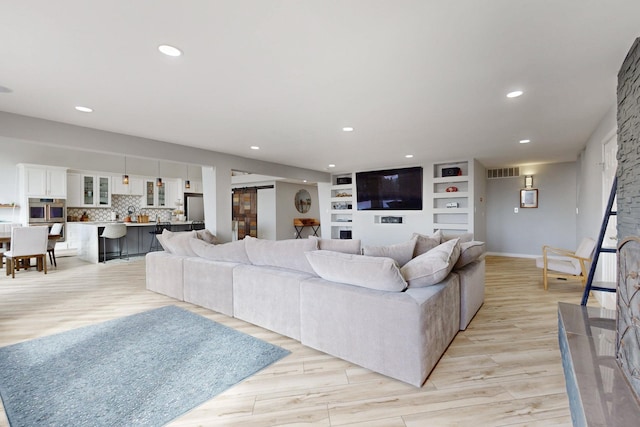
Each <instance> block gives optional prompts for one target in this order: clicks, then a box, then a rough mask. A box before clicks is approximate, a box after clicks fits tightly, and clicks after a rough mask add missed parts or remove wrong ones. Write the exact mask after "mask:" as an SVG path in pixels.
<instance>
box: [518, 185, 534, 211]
mask: <svg viewBox="0 0 640 427" xmlns="http://www.w3.org/2000/svg"><path fill="white" fill-rule="evenodd" d="M520 207H521V208H537V207H538V189H537V188H526V189H522V190H520Z"/></svg>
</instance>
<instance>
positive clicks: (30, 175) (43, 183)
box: [18, 164, 67, 199]
mask: <svg viewBox="0 0 640 427" xmlns="http://www.w3.org/2000/svg"><path fill="white" fill-rule="evenodd" d="M18 168H19V170H20V174H21V178H22V185H23V187H22V188H23V193H24V196H26V197H42V198H51V199H66V198H67V169H66V168H61V167H55V166H40V165H26V164H23V165H18Z"/></svg>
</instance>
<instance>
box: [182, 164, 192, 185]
mask: <svg viewBox="0 0 640 427" xmlns="http://www.w3.org/2000/svg"><path fill="white" fill-rule="evenodd" d="M184 188H191V181H189V165H187V179H186V180H185V181H184Z"/></svg>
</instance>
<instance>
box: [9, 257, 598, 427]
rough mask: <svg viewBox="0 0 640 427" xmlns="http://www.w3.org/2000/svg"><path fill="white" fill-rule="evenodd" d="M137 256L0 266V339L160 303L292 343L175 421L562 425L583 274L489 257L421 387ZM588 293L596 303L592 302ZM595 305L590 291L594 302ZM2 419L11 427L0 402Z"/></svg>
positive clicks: (566, 420)
mask: <svg viewBox="0 0 640 427" xmlns="http://www.w3.org/2000/svg"><path fill="white" fill-rule="evenodd" d="M144 274H145V272H144V259H142V258H138V259H136V260H133V259H132V260H131V261H119V260H115V261H112V262H109V263H107V264H106V265H103V264H99V265H90V264H86V263H84V262H82V261H79V260H77V259H76V258H73V257H67V258H59V259H58V268H57V269H54V268H51V269H50V270H49V274H47V275H46V276H45V275H44V274H42V273H38V272H36V271H33V270H31V271H19V272H17V273H16V278H15V279H14V280H12V279H11V278H10V277H6V276H4V271H2V275H1V276H0V346H5V345H8V344H13V343H18V342H22V341H25V340H29V339H32V338H36V337H42V336H46V335H51V334H54V333H57V332H62V331H66V330H70V329H73V328H77V327H80V326H85V325H90V324H94V323H98V322H102V321H105V320H109V319H113V318H117V317H122V316H127V315H130V314H134V313H138V312H142V311H146V310H149V309H153V308H156V307H161V306H164V305H168V304H175V305H178V306H180V307H183V308H187V309H188V310H191V311H193V312H195V313H198V314H201V315H203V316H206V317H208V318H210V319H213V320H215V321H218V322H220V323H223V324H225V325H228V326H231V327H233V328H236V329H238V330H241V331H243V332H246V333H249V334H251V335H253V336H256V337H258V338H261V339H263V340H266V341H269V342H271V343H274V344H276V345H280V346H282V347H284V348H287V349H289V350H291V352H292V354H291V355H289V356H287V357H286V358H284V359H282V360H280V361H279V362H277V363H275V364H274V365H272V366H270V367H268V368H267V369H265V370H264V371H262V372H260V373H258V374H256V375H255V376H253V377H250V378H248V379H247V380H245V381H244V382H242V383H240V384H238V385H236V386H235V387H232V388H231V389H229V390H228V391H226V392H225V393H223V394H221V395H219V396H217V397H216V398H214V399H212V400H210V401H209V402H206V403H205V404H203V405H201V406H200V407H198V408H195V409H194V410H192V411H191V412H189V413H187V414H184V415H183V416H181V417H179V418H178V419H176V420H174V421H173V422H172V423H170V424H169V425H171V426H175V427H177V426H243V427H246V426H276V425H289V426H292V425H295V426H302V425H314V426H352V427H354V426H362V427H364V426H367V427H382V426H384V427H395V426H398V427H400V426H407V427H417V426H550V425H563V426H570V425H571V418H570V414H569V407H568V400H567V396H566V392H565V383H564V376H563V373H562V366H561V362H560V353H559V350H558V338H557V302H558V301H564V302H571V303H576V304H579V303H580V298H581V294H582V288H581V285H580V284H579V283H571V282H560V281H558V282H550V286H549V291H547V292H545V291H544V290H543V288H542V280H541V275H540V271H539V270H538V269H536V268H535V264H534V261H533V260H531V259H518V258H506V257H488V258H487V289H486V297H485V303H484V305H483V307H482V308H481V309H480V312H479V313H478V314H477V315H476V317H475V318H474V320H473V321H472V323H471V325H470V327H469V328H468V329H467V330H466V331H464V332H460V333H458V335H457V337H456V338H455V340H454V341H453V343H452V344H451V346H450V347H449V349H448V350H447V352H446V353H445V355H444V356H443V358H442V359H441V360H440V362H439V363H438V365H437V366H436V368H435V370H434V371H433V372H432V373H431V376H430V377H429V378H428V380H427V382H426V384H425V385H424V386H423V387H422V388H416V387H413V386H410V385H407V384H404V383H401V382H399V381H396V380H392V379H390V378H387V377H384V376H382V375H379V374H376V373H373V372H371V371H368V370H367V369H363V368H360V367H358V366H356V365H353V364H350V363H348V362H345V361H343V360H341V359H337V358H335V357H331V356H328V355H326V354H323V353H320V352H318V351H315V350H312V349H310V348H306V347H304V346H303V345H301V344H300V343H298V342H296V341H294V340H292V339H289V338H286V337H282V336H280V335H278V334H275V333H273V332H270V331H267V330H264V329H262V328H259V327H257V326H254V325H251V324H248V323H246V322H243V321H240V320H237V319H233V318H229V317H226V316H224V315H221V314H218V313H214V312H211V311H209V310H206V309H203V308H200V307H197V306H193V305H190V304H186V303H181V302H178V301H175V300H173V299H171V298H169V297H165V296H162V295H158V294H155V293H152V292H149V291H147V290H146V289H145V278H144ZM592 301H593V302H592ZM591 304H594V305H595V304H597V303H595V299H594V298H591V300H590V305H591ZM0 426H1V427H6V426H8V422H7V419H6V416H5V414H4V410H0Z"/></svg>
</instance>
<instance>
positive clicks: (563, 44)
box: [0, 0, 640, 171]
mask: <svg viewBox="0 0 640 427" xmlns="http://www.w3.org/2000/svg"><path fill="white" fill-rule="evenodd" d="M639 17H640V1H638V0H555V1H552V0H526V1H525V0H482V1H479V0H456V1H452V0H432V1H428V0H404V1H403V0H385V1H381V0H333V1H329V0H288V1H274V0H222V1H213V0H211V1H209V0H192V1H183V2H178V1H175V0H136V1H130V0H104V1H86V0H57V1H50V0H25V1H11V0H3V1H0V86H4V87H5V88H8V89H10V92H9V93H2V91H0V110H1V111H6V112H11V113H17V114H23V115H27V116H33V117H39V118H44V119H49V120H55V121H60V122H64V123H71V124H75V125H79V126H86V127H91V128H96V129H103V130H109V131H113V132H120V133H124V134H130V135H136V136H141V137H146V138H153V139H158V140H162V141H168V142H173V143H176V144H183V145H188V146H194V147H202V148H207V149H211V150H214V151H220V152H225V153H231V154H235V155H239V156H243V157H250V158H255V159H260V160H266V161H273V162H278V163H283V164H288V165H293V166H299V167H304V168H309V169H314V170H321V171H324V170H327V165H328V164H330V163H333V164H335V165H336V167H335V169H334V170H335V171H354V170H361V169H371V168H378V167H386V166H389V167H391V166H401V165H414V164H420V163H423V162H430V161H432V160H433V161H436V160H438V161H440V160H451V159H458V158H467V157H475V158H478V159H479V160H480V161H481V162H482V163H483V164H485V166H487V167H493V166H496V167H497V166H500V167H501V166H510V165H522V164H527V163H546V162H560V161H573V160H575V159H576V157H577V154H578V153H579V151H580V150H581V148H582V147H584V145H585V142H586V141H587V139H588V138H589V136H590V135H591V133H592V132H593V131H594V129H595V128H596V126H597V125H598V122H599V121H600V120H601V119H602V117H603V116H604V115H605V113H606V112H607V111H608V109H609V108H611V106H613V105H614V103H615V98H616V94H615V90H616V74H617V72H618V70H619V67H620V65H621V63H622V61H623V60H624V57H625V55H626V53H627V51H628V50H629V48H630V47H631V44H632V43H633V41H634V39H635V38H636V37H638V36H640V18H639ZM165 43H166V44H171V45H174V46H176V47H179V48H180V49H182V50H183V52H184V55H183V56H182V57H180V58H170V57H166V56H164V55H162V54H160V53H159V52H158V50H157V46H158V45H160V44H165ZM513 89H522V90H524V91H525V94H524V95H523V96H522V97H520V98H515V99H507V98H506V97H505V94H506V93H507V92H509V91H510V90H513ZM76 105H86V106H89V107H92V108H93V109H94V112H93V113H90V114H86V113H80V112H77V111H75V110H74V108H73V107H74V106H76ZM343 126H353V127H354V128H355V131H354V132H350V133H346V132H343V131H342V130H341V129H342V127H343ZM523 138H527V139H531V143H530V144H526V145H524V144H519V143H518V141H519V140H520V139H523ZM251 145H258V146H260V147H261V149H260V150H258V151H255V150H251V149H250V148H249V147H250V146H251ZM405 154H413V155H414V158H413V159H405V158H404V155H405Z"/></svg>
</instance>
